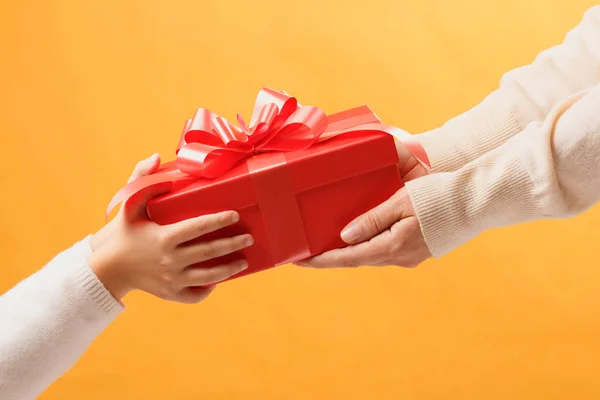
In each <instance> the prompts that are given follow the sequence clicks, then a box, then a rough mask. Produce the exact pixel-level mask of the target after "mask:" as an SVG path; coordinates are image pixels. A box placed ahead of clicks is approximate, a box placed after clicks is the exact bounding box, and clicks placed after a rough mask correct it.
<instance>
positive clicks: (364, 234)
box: [340, 188, 412, 244]
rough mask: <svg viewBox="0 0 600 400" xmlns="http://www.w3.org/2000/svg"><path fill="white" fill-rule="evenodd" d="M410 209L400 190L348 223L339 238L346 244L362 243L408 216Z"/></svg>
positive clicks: (410, 205)
mask: <svg viewBox="0 0 600 400" xmlns="http://www.w3.org/2000/svg"><path fill="white" fill-rule="evenodd" d="M410 209H412V203H411V202H410V198H409V197H408V195H407V194H406V190H405V189H404V188H402V189H400V190H399V191H397V192H396V193H395V194H394V195H393V196H392V197H390V198H389V199H388V200H386V201H385V202H383V203H381V204H380V205H378V206H377V207H375V208H373V209H371V210H369V211H367V212H366V213H364V214H363V215H361V216H360V217H358V218H356V219H355V220H354V221H352V222H350V223H349V224H348V225H347V226H346V227H345V228H344V229H343V230H342V233H341V235H340V236H341V237H342V240H343V241H344V242H346V243H348V244H355V243H360V242H364V241H366V240H369V239H371V238H373V237H374V236H377V235H378V234H380V233H381V232H383V231H385V230H386V229H388V228H389V227H390V226H392V225H393V224H395V223H396V222H397V221H399V220H400V219H402V218H404V217H407V216H409V214H410V211H409V210H410Z"/></svg>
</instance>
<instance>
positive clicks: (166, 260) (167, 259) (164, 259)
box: [158, 254, 175, 268]
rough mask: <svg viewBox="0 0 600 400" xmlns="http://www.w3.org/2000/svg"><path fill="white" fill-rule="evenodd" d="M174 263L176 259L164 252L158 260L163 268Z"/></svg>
mask: <svg viewBox="0 0 600 400" xmlns="http://www.w3.org/2000/svg"><path fill="white" fill-rule="evenodd" d="M174 263H175V260H174V258H173V256H171V255H170V254H163V255H161V256H160V258H159V260H158V264H159V265H160V266H161V267H163V268H170V267H171V266H173V264H174Z"/></svg>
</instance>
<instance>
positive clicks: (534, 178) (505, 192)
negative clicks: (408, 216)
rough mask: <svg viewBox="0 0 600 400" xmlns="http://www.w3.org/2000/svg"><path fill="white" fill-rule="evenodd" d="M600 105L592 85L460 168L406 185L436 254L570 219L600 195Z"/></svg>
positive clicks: (431, 248)
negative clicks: (529, 225)
mask: <svg viewBox="0 0 600 400" xmlns="http://www.w3.org/2000/svg"><path fill="white" fill-rule="evenodd" d="M598 109H600V88H599V87H594V88H593V89H591V90H590V91H589V92H582V93H580V94H577V95H574V96H572V97H571V98H569V99H567V100H564V101H563V102H560V103H559V104H558V105H556V106H555V108H554V109H553V110H552V111H551V112H550V113H549V115H548V116H547V118H546V119H545V121H543V122H537V123H531V124H529V125H528V126H527V127H526V128H525V129H524V130H523V131H522V132H520V133H519V134H517V135H516V136H514V137H513V138H511V139H510V140H508V141H507V142H506V143H504V144H503V145H501V146H500V147H498V148H496V149H494V150H492V151H490V152H489V153H486V154H485V155H483V156H481V157H479V158H478V159H476V160H474V161H473V162H471V163H469V164H467V165H465V166H464V167H462V168H460V169H459V170H457V171H454V172H445V173H439V174H432V175H429V176H426V177H424V178H421V179H417V180H415V181H412V182H408V183H407V189H408V191H409V194H410V197H411V200H412V201H413V204H414V206H415V210H416V213H417V216H418V219H419V222H420V224H421V228H422V231H423V235H424V237H425V240H426V242H427V245H428V246H429V249H430V250H431V252H432V254H433V255H434V256H436V257H439V256H442V255H444V254H446V253H447V252H449V251H451V250H453V249H454V248H456V247H458V246H459V245H461V244H462V243H464V242H466V241H468V240H470V239H471V238H473V237H474V236H476V235H477V234H479V233H481V232H483V231H484V230H486V229H489V228H495V227H501V226H507V225H512V224H517V223H521V222H525V221H529V220H534V219H542V218H564V217H569V216H572V215H575V214H578V213H580V212H582V211H584V210H586V209H587V208H589V207H591V206H592V205H593V204H595V203H596V202H597V201H598V200H600V174H598V173H597V171H598V168H599V167H600V114H598V113H597V110H598Z"/></svg>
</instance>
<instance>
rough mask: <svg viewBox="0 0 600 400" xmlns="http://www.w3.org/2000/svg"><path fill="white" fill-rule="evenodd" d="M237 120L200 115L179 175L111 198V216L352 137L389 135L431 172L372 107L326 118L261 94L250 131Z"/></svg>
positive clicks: (190, 126)
mask: <svg viewBox="0 0 600 400" xmlns="http://www.w3.org/2000/svg"><path fill="white" fill-rule="evenodd" d="M237 120H238V124H239V126H236V125H234V124H232V123H230V122H229V121H227V120H226V119H225V118H223V117H220V116H218V115H216V114H214V113H213V112H212V111H210V110H207V109H205V108H200V109H198V111H196V114H195V115H194V117H193V118H192V119H190V120H187V121H186V123H185V127H184V129H183V133H182V134H181V138H180V141H179V145H178V147H177V160H176V162H175V164H176V166H177V169H178V170H175V169H173V168H172V166H171V165H168V166H166V167H163V168H161V170H159V171H158V172H157V173H155V174H152V175H149V176H145V177H142V178H140V179H138V180H136V181H134V182H132V183H131V184H129V185H127V186H125V187H124V188H122V189H121V190H120V191H119V192H118V193H117V194H116V195H115V196H114V197H113V199H112V200H111V202H110V204H109V206H108V211H107V212H108V213H110V211H111V210H112V209H113V208H114V207H115V206H116V205H117V204H119V203H120V202H122V201H124V200H126V199H128V198H129V197H131V196H132V195H134V194H136V193H139V192H140V191H142V190H144V189H146V188H149V187H151V186H156V185H163V186H165V190H177V188H179V187H182V186H186V185H187V184H189V183H191V182H193V181H195V180H197V179H198V178H210V179H214V178H217V177H219V176H221V175H222V174H224V173H225V172H227V171H228V170H229V169H231V168H232V167H233V166H235V165H236V164H237V163H239V162H241V161H242V160H246V159H248V158H250V157H252V156H253V155H255V154H259V153H264V152H289V151H298V150H305V149H308V148H309V147H311V146H314V145H315V144H317V143H319V142H322V141H325V140H328V139H331V138H333V137H336V136H339V135H342V134H345V133H350V132H353V133H356V132H361V131H362V132H368V131H377V132H386V133H388V134H390V135H392V136H394V137H395V138H397V139H398V140H400V141H401V142H402V143H403V145H404V146H405V147H406V148H407V150H408V151H410V152H411V153H412V154H413V155H414V156H415V158H416V159H417V160H418V161H419V162H420V163H421V164H423V165H425V166H427V167H428V166H429V160H428V158H427V154H426V153H425V151H424V149H423V147H422V146H421V145H420V143H419V142H418V141H416V140H415V139H414V138H413V137H411V135H409V134H408V133H406V132H404V131H403V130H401V129H399V128H396V127H392V126H388V125H384V124H382V123H381V121H380V120H379V118H378V117H377V116H376V115H375V113H373V111H372V110H371V109H370V108H369V107H368V106H361V107H357V108H353V109H350V110H346V111H343V112H340V113H337V114H333V115H330V116H327V115H325V113H324V112H323V111H322V110H321V109H319V108H317V107H315V106H301V105H300V104H298V102H297V100H296V99H295V98H294V97H291V96H289V95H288V94H286V93H285V92H278V91H275V90H272V89H268V88H263V89H262V90H261V91H260V92H259V93H258V97H257V99H256V103H255V105H254V111H253V113H252V118H251V120H250V125H247V124H246V123H245V121H244V120H243V118H242V117H241V116H240V115H239V114H238V116H237Z"/></svg>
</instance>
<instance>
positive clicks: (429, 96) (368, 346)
mask: <svg viewBox="0 0 600 400" xmlns="http://www.w3.org/2000/svg"><path fill="white" fill-rule="evenodd" d="M594 3H595V2H593V1H587V0H570V1H564V0H528V1H523V0H493V1H491V0H490V1H480V0H459V1H445V0H420V1H413V0H402V1H398V0H371V1H368V2H361V3H358V2H356V3H354V5H353V2H349V1H347V0H327V1H323V0H304V1H293V2H286V1H274V0H268V1H260V2H251V1H224V0H211V1H207V0H204V1H179V0H170V1H142V0H137V1H131V0H128V1H118V0H105V1H103V2H88V1H77V0H69V1H68V0H56V1H33V0H28V1H23V0H21V1H17V0H14V1H10V0H9V1H7V0H4V1H3V3H2V6H0V10H1V11H0V50H1V53H0V54H1V56H0V57H1V59H0V115H1V117H0V149H1V151H2V157H1V158H0V167H1V169H2V171H3V172H2V174H0V184H1V186H0V187H2V197H1V200H0V202H1V203H0V204H1V207H0V220H1V221H2V222H1V226H2V228H1V230H0V235H1V236H0V246H1V251H2V269H1V271H0V278H1V279H0V292H1V291H5V290H7V289H8V288H9V287H11V286H12V285H14V284H15V283H17V282H18V281H19V280H21V279H23V278H24V277H26V276H27V275H28V274H29V273H31V272H33V271H34V270H36V269H37V268H39V267H41V266H42V265H43V264H44V263H45V262H47V261H48V260H49V259H50V258H51V257H52V256H53V255H54V254H55V253H57V252H58V251H59V250H61V249H63V248H65V247H67V246H69V245H70V244H71V243H73V242H74V241H76V240H78V239H80V238H81V237H83V236H84V235H85V234H87V233H89V232H93V231H95V230H96V229H98V228H99V227H100V226H101V224H102V223H103V212H104V207H105V205H106V203H107V201H108V200H109V198H110V197H111V195H112V194H113V192H115V190H117V189H118V188H119V187H120V185H121V184H122V183H123V182H124V180H125V179H126V177H127V176H128V174H129V172H130V170H131V169H132V168H133V165H134V164H135V162H136V161H137V160H138V159H141V158H143V157H146V156H148V155H150V154H152V152H154V151H159V152H160V153H161V154H162V155H163V158H164V159H166V160H168V159H171V158H172V157H173V150H174V147H175V145H176V142H177V138H178V134H179V131H180V128H181V126H182V123H183V120H184V119H185V118H187V117H189V116H190V115H192V113H193V112H194V111H195V108H197V107H199V106H204V107H208V108H211V109H212V110H214V111H216V112H219V113H221V114H222V115H225V116H226V117H232V116H234V115H235V113H236V112H242V113H244V114H245V115H248V113H249V112H250V111H251V109H252V104H253V101H254V96H255V94H256V92H257V90H258V89H259V88H260V87H261V86H263V85H266V86H270V87H274V88H278V89H284V90H286V91H288V92H290V93H292V94H294V95H296V96H297V97H298V98H299V100H300V101H301V102H302V103H307V104H318V105H320V106H322V107H323V108H324V109H325V110H326V111H327V112H333V111H339V110H342V109H344V108H347V107H351V106H355V105H360V104H363V103H368V104H370V105H371V106H372V107H373V108H374V109H375V110H376V111H377V112H378V114H379V115H380V117H381V118H382V119H383V120H384V121H385V122H387V123H390V124H395V125H398V126H401V127H404V128H405V129H407V130H409V131H412V132H418V131H422V130H427V129H430V128H433V127H436V126H437V125H439V124H441V123H443V122H444V121H445V120H447V119H448V118H450V117H452V116H454V115H456V114H458V113H460V112H462V111H464V110H466V109H468V108H470V107H471V106H473V105H475V104H476V103H477V102H479V101H480V100H481V99H482V98H483V97H484V96H485V95H486V94H487V93H489V92H490V91H492V90H493V89H494V88H496V87H497V84H498V82H499V79H500V77H501V75H502V73H503V72H506V71H508V70H509V69H512V68H514V67H517V66H519V65H522V64H524V63H529V62H531V61H532V60H533V58H534V56H535V55H536V54H537V53H538V52H539V51H540V50H542V49H544V48H547V47H549V46H551V45H553V44H557V43H559V42H560V41H562V39H563V37H564V34H565V33H566V32H567V31H568V30H569V29H570V28H572V27H574V26H575V25H576V24H577V23H578V22H579V21H580V18H581V16H582V14H583V12H584V11H585V10H586V9H587V8H588V7H590V6H591V5H593V4H594ZM599 227H600V211H599V210H598V209H596V210H593V211H591V212H588V213H587V214H586V215H585V216H582V217H580V218H576V219H574V220H570V221H562V222H540V223H534V224H527V225H525V226H519V227H513V228H507V229H502V230H496V231H492V232H489V233H486V234H484V235H483V236H481V237H479V238H478V239H477V240H475V241H473V242H471V243H470V244H468V245H466V246H464V247H463V248H461V249H460V250H458V251H456V252H454V253H452V254H451V255H450V256H448V257H445V258H444V259H443V260H440V261H432V262H427V263H426V264H425V265H423V266H422V267H420V268H418V269H416V270H404V269H397V268H382V269H359V270H345V271H341V270H335V271H312V270H304V269H299V268H293V267H291V266H289V267H288V266H286V267H281V268H277V269H274V270H271V271H269V272H265V273H261V274H258V275H255V276H252V277H248V278H245V279H241V280H239V281H235V282H231V283H228V284H226V285H223V286H222V287H221V288H220V289H219V290H218V291H217V292H215V294H214V295H213V296H212V297H211V298H210V299H209V300H207V301H206V302H204V303H202V304H200V305H198V306H183V305H178V304H171V303H165V302H161V301H159V300H156V299H154V298H152V297H150V296H148V295H145V294H134V295H131V296H130V297H128V298H127V299H126V303H127V306H128V309H127V311H126V312H125V313H124V314H123V315H122V316H120V317H119V318H118V320H117V321H116V322H115V323H114V324H113V325H112V326H111V327H110V328H109V329H108V330H107V331H106V332H105V333H103V334H102V335H101V336H100V338H99V339H98V340H97V341H96V342H95V343H94V345H93V346H92V347H91V349H90V350H89V351H88V352H87V353H86V354H85V356H84V357H83V358H82V359H81V361H80V362H78V364H77V365H76V367H75V368H74V369H73V370H71V371H70V372H69V373H68V374H67V375H65V376H64V377H63V378H62V379H61V380H60V381H58V382H57V383H56V384H55V385H53V386H52V387H51V388H50V389H49V390H48V391H47V393H46V394H45V395H44V396H42V399H44V400H51V399H61V400H65V399H108V398H118V399H170V398H176V399H265V400H269V399H336V398H339V399H366V398H377V399H400V398H401V399H481V398H485V399H508V398H510V399H538V398H539V399H567V398H574V399H592V398H599V397H600V378H599V377H598V376H599V375H598V368H599V366H598V355H599V353H600V318H599V316H600V295H598V293H599V290H600V268H599V267H598V259H599V257H600V247H599V246H594V245H593V243H594V242H593V240H592V239H590V237H594V236H596V237H597V235H598V228H599Z"/></svg>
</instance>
